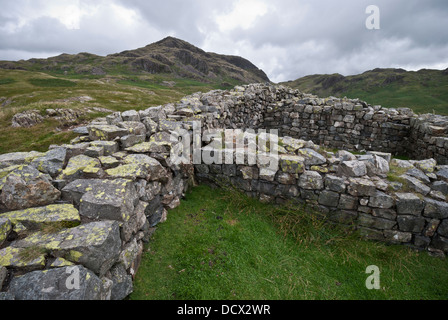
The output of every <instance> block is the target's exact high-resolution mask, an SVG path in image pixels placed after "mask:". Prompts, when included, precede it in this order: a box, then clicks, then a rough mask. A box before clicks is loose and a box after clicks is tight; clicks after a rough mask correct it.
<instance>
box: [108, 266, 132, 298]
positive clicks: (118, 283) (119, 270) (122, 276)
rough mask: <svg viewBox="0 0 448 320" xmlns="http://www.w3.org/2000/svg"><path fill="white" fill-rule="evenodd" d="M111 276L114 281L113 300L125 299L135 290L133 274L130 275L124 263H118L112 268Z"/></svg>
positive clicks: (111, 296)
mask: <svg viewBox="0 0 448 320" xmlns="http://www.w3.org/2000/svg"><path fill="white" fill-rule="evenodd" d="M110 273H111V275H110V278H111V280H112V282H113V284H112V288H111V295H110V299H111V300H123V299H125V298H126V297H127V296H129V295H130V294H131V293H132V291H133V284H132V276H130V275H129V274H128V273H127V272H126V269H125V267H124V266H123V265H122V264H116V265H115V266H113V267H112V269H111V270H110Z"/></svg>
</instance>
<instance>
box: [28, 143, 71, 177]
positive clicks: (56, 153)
mask: <svg viewBox="0 0 448 320" xmlns="http://www.w3.org/2000/svg"><path fill="white" fill-rule="evenodd" d="M66 159H67V149H66V148H62V147H61V148H54V149H51V150H49V151H48V152H47V153H46V154H45V155H44V156H43V157H39V158H35V159H34V160H33V161H32V162H31V165H32V166H33V167H35V168H36V169H38V170H39V171H41V172H43V173H48V174H49V175H50V176H52V177H56V176H57V175H58V174H59V173H61V171H62V168H63V167H64V165H65V162H66Z"/></svg>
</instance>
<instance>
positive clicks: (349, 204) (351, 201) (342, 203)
mask: <svg viewBox="0 0 448 320" xmlns="http://www.w3.org/2000/svg"><path fill="white" fill-rule="evenodd" d="M338 208H339V209H343V210H356V209H357V208H358V197H353V196H349V195H347V194H341V197H340V199H339V205H338Z"/></svg>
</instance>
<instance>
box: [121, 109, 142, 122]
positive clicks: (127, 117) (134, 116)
mask: <svg viewBox="0 0 448 320" xmlns="http://www.w3.org/2000/svg"><path fill="white" fill-rule="evenodd" d="M121 118H122V119H123V121H140V115H139V113H138V112H137V111H135V110H128V111H125V112H122V113H121Z"/></svg>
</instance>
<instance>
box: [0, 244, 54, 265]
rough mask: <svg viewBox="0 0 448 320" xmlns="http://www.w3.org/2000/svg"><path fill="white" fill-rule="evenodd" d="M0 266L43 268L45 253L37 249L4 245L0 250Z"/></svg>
mask: <svg viewBox="0 0 448 320" xmlns="http://www.w3.org/2000/svg"><path fill="white" fill-rule="evenodd" d="M34 251H35V252H34ZM0 266H3V267H9V268H27V269H36V268H43V267H44V266H45V255H44V254H43V253H42V252H39V250H38V249H33V248H31V249H24V248H13V247H6V248H4V249H2V250H0Z"/></svg>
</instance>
